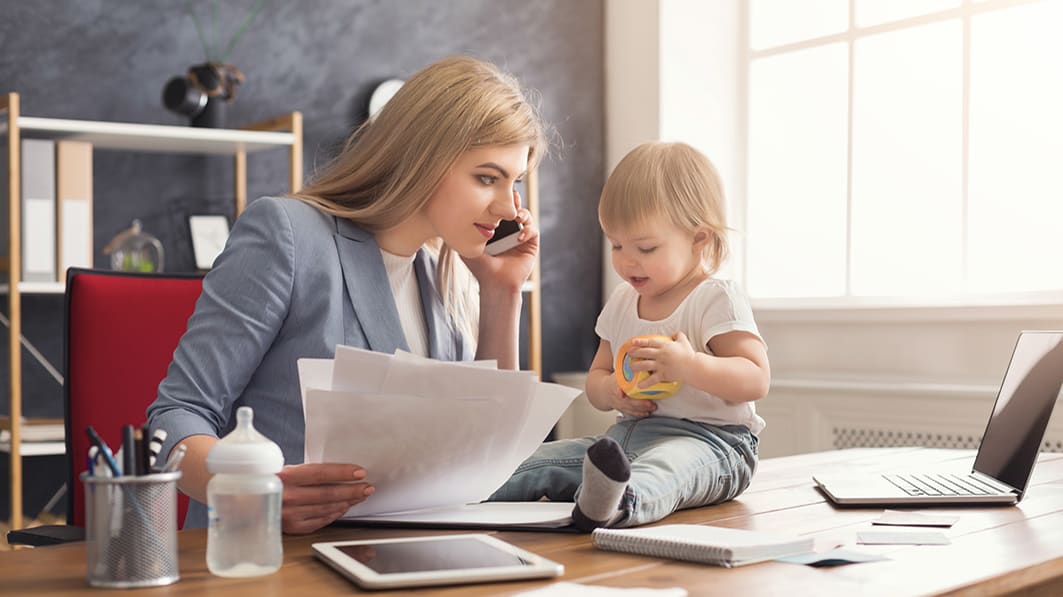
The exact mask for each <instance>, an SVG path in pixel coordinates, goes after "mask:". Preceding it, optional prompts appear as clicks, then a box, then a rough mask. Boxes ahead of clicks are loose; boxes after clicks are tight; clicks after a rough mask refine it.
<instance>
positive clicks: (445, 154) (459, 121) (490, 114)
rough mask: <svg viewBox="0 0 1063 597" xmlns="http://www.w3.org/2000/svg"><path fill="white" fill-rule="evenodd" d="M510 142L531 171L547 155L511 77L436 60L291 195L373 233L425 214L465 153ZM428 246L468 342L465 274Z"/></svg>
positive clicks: (471, 324)
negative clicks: (521, 149)
mask: <svg viewBox="0 0 1063 597" xmlns="http://www.w3.org/2000/svg"><path fill="white" fill-rule="evenodd" d="M517 144H527V145H528V146H529V148H530V149H529V152H528V168H529V170H530V169H532V168H535V167H536V165H537V164H538V162H539V160H540V159H541V158H542V156H543V154H544V153H545V150H546V139H545V135H544V132H543V124H542V121H541V120H540V117H539V113H538V110H537V108H536V106H535V105H534V104H532V102H530V101H529V100H528V99H527V98H526V97H525V94H524V92H523V91H522V89H521V87H520V84H519V83H518V82H517V80H516V79H515V78H513V77H512V76H510V75H508V74H506V73H503V72H502V71H500V70H499V69H498V68H497V67H495V66H494V65H492V64H490V63H487V62H483V61H480V60H477V59H475V58H470V57H467V56H456V57H451V58H445V59H443V60H440V61H438V62H435V63H433V64H430V65H429V66H426V67H425V68H423V69H421V70H420V71H418V72H417V73H415V74H414V75H413V76H411V77H410V78H409V80H407V81H406V83H405V84H403V86H402V87H401V88H399V90H398V92H397V93H395V95H394V96H393V97H392V98H391V99H390V100H389V101H388V102H387V104H385V105H384V107H383V108H382V109H381V110H380V112H379V113H377V114H376V117H375V118H374V119H373V120H371V121H367V122H366V123H365V124H363V125H362V126H360V127H359V128H358V129H357V130H356V131H355V132H354V133H353V134H352V135H351V136H350V137H349V138H348V140H347V143H346V145H345V146H344V148H343V150H342V151H341V152H340V154H339V155H338V156H336V158H335V159H333V160H332V161H331V162H330V163H329V164H328V165H326V166H325V167H324V169H323V170H322V171H321V173H320V174H319V175H318V176H317V177H316V178H315V179H314V180H313V181H311V182H310V183H309V184H307V185H306V186H305V187H304V188H303V189H302V190H301V191H299V192H298V193H296V194H295V197H297V198H299V199H302V200H303V201H306V202H308V203H310V204H312V205H314V206H315V207H317V208H318V209H320V210H322V211H324V212H326V213H329V214H332V215H334V216H338V217H341V218H347V219H349V220H351V221H353V222H355V223H357V224H358V225H360V226H362V227H363V228H365V229H367V230H370V231H373V232H376V231H379V230H383V229H387V228H391V227H393V226H396V225H398V224H399V223H401V222H403V221H405V220H407V219H409V218H410V217H412V216H413V215H414V214H416V213H417V212H419V211H420V210H422V209H424V207H425V205H426V204H427V203H428V200H429V199H430V198H431V197H432V195H433V194H434V193H435V191H436V189H437V188H438V187H439V185H440V183H441V182H442V181H443V178H444V177H445V176H446V175H447V173H448V172H449V171H450V170H451V168H453V166H454V164H455V163H456V162H457V161H458V159H459V158H460V157H461V155H462V154H464V153H465V152H466V151H468V150H470V149H473V148H477V147H484V146H489V145H517ZM436 249H437V250H438V252H439V262H438V279H439V284H440V291H441V293H442V296H443V302H444V304H446V305H447V309H448V311H450V314H451V315H452V316H453V317H455V319H456V320H457V321H458V322H459V325H461V326H462V328H463V329H464V330H465V331H466V332H467V333H470V334H471V335H472V338H473V339H474V340H475V338H476V314H475V312H476V307H477V305H474V304H472V303H471V298H472V297H474V296H475V293H474V292H470V290H471V289H470V288H469V286H471V285H472V280H471V275H469V274H468V272H467V271H464V272H462V271H461V270H462V269H464V268H461V269H458V266H459V264H460V261H459V260H457V259H455V258H454V251H453V250H452V249H450V248H449V247H447V246H445V245H444V246H439V247H436ZM456 273H457V275H455V274H456ZM456 280H464V281H465V282H466V283H464V284H462V283H457V282H456Z"/></svg>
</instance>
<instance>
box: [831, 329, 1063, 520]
mask: <svg viewBox="0 0 1063 597" xmlns="http://www.w3.org/2000/svg"><path fill="white" fill-rule="evenodd" d="M1061 386H1063V331H1024V332H1021V333H1020V334H1019V339H1018V341H1017V342H1016V343H1015V350H1014V351H1013V352H1012V354H1011V362H1010V363H1009V364H1008V370H1007V371H1006V372H1005V373H1004V380H1003V381H1002V382H1001V384H1000V390H999V391H998V393H997V399H996V404H994V406H993V412H992V414H990V415H989V423H988V424H987V425H986V429H985V433H984V434H983V435H982V442H981V444H980V445H979V446H978V455H977V456H976V457H975V460H974V470H972V471H971V472H964V471H957V472H955V473H951V472H919V471H901V472H893V473H888V474H866V475H862V476H859V477H854V476H844V477H843V476H831V475H828V474H824V475H813V477H812V480H813V481H815V483H816V486H817V487H818V488H819V490H820V491H821V492H822V493H823V494H824V495H825V496H827V498H828V499H830V500H831V501H832V502H834V503H836V504H841V505H867V506H870V505H875V506H879V505H882V506H885V505H906V504H915V505H920V506H924V505H927V506H929V505H950V506H951V505H961V504H975V505H989V504H997V505H1013V504H1017V503H1018V502H1019V500H1021V499H1022V497H1023V493H1024V492H1025V491H1026V485H1027V484H1028V483H1029V482H1030V476H1031V475H1032V473H1033V466H1034V463H1035V462H1036V461H1037V455H1038V453H1039V452H1040V447H1041V441H1042V440H1043V439H1044V435H1045V429H1046V428H1047V427H1048V419H1049V418H1050V417H1051V416H1052V408H1053V407H1054V406H1055V405H1056V400H1057V398H1058V396H1059V391H1060V387H1061Z"/></svg>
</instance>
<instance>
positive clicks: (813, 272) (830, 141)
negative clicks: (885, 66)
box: [746, 44, 847, 297]
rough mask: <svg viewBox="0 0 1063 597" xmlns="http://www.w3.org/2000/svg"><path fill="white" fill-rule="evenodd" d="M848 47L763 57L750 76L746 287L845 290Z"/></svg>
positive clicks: (817, 292)
mask: <svg viewBox="0 0 1063 597" xmlns="http://www.w3.org/2000/svg"><path fill="white" fill-rule="evenodd" d="M846 63H847V58H846V47H845V45H844V44H830V45H826V46H821V47H818V48H813V49H809V50H802V51H799V52H792V53H787V54H784V55H780V56H773V57H768V58H763V59H759V60H756V61H754V62H753V64H752V65H751V72H750V100H749V101H750V104H749V172H748V181H749V185H748V192H749V209H748V213H747V238H746V240H747V242H748V244H747V246H748V248H749V254H748V266H749V270H748V271H749V276H748V279H747V287H748V288H749V290H750V292H751V293H752V294H753V295H754V296H760V297H766V296H779V297H784V296H785V297H789V296H831V295H838V294H843V293H844V292H845V211H846V210H845V186H846V183H845V171H846V158H845V155H846V119H847V108H846V102H847V99H846V98H847V91H846V89H847V69H846Z"/></svg>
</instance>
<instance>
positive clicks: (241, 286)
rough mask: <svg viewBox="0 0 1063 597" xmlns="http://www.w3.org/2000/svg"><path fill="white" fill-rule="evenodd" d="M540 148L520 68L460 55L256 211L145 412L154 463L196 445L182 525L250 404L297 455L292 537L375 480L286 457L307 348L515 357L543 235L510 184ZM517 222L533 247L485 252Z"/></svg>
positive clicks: (300, 427)
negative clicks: (299, 186)
mask: <svg viewBox="0 0 1063 597" xmlns="http://www.w3.org/2000/svg"><path fill="white" fill-rule="evenodd" d="M544 149H545V145H544V136H543V128H542V124H541V122H540V120H539V117H538V115H537V113H536V110H535V108H534V107H533V106H532V105H531V104H530V103H529V102H528V101H527V99H526V98H525V96H524V95H523V93H522V91H521V89H520V87H519V85H518V84H517V82H516V81H515V80H513V79H512V78H511V77H509V76H508V75H506V74H504V73H502V72H500V71H499V70H497V69H496V68H495V67H494V66H492V65H490V64H487V63H484V62H481V61H478V60H475V59H472V58H467V57H455V58H449V59H444V60H442V61H439V62H437V63H435V64H432V65H430V66H428V67H426V68H424V69H423V70H421V71H419V72H417V73H416V74H414V75H413V76H412V77H410V79H409V80H408V81H407V82H406V84H405V85H403V86H402V88H401V89H400V90H399V91H398V92H397V93H396V94H395V96H394V97H392V99H391V100H390V101H389V102H388V103H387V104H386V106H385V107H384V108H383V109H382V110H381V111H380V112H379V113H378V114H377V116H376V118H375V119H374V120H373V121H372V122H371V123H367V124H365V125H363V126H362V127H361V128H360V129H359V130H358V131H356V133H355V134H354V135H352V137H351V138H350V139H349V140H348V142H347V144H346V146H345V147H344V149H343V150H342V152H341V153H340V154H339V156H338V157H336V159H335V160H333V161H332V162H331V163H330V164H329V165H328V166H327V167H326V168H325V169H324V170H323V172H322V173H321V174H320V176H318V177H317V179H316V180H314V181H313V182H311V183H310V184H308V185H307V186H306V187H305V188H304V189H303V190H302V191H301V192H299V193H298V194H297V195H296V196H295V197H265V198H261V199H258V200H256V201H254V202H252V203H251V204H250V205H249V206H248V208H247V210H246V211H245V212H244V213H243V214H242V215H241V216H240V218H239V219H238V220H237V221H236V223H235V225H234V226H233V231H232V234H231V236H230V238H229V241H228V243H227V244H226V247H225V250H224V251H223V252H222V254H221V255H220V256H219V257H218V259H217V261H216V262H215V264H214V268H213V269H212V270H211V272H210V273H209V274H208V275H207V276H206V278H205V279H204V281H203V294H202V296H201V298H200V299H199V302H198V303H197V304H196V310H195V313H194V314H193V315H192V317H191V319H190V320H189V322H188V331H187V333H186V334H185V336H184V337H183V338H182V339H181V342H180V344H179V346H178V348H177V351H176V352H175V353H174V360H173V362H172V363H171V365H170V368H169V371H168V373H167V376H166V378H165V379H164V380H163V382H162V383H161V384H160V386H159V393H158V397H157V398H156V400H155V402H154V403H153V404H152V405H151V406H150V407H149V409H148V420H149V424H150V426H151V428H152V429H165V430H166V431H167V439H166V443H165V444H164V445H163V447H162V450H161V458H166V456H167V454H168V453H169V452H170V451H171V450H172V449H173V448H174V447H176V446H178V445H185V446H186V447H187V455H186V457H185V459H184V461H183V463H182V467H181V469H182V471H183V473H184V475H183V477H182V480H181V485H180V487H181V490H182V491H184V492H185V493H187V494H188V495H189V496H191V497H192V498H193V502H192V504H191V505H190V508H189V512H188V517H187V519H186V521H185V525H186V526H189V527H197V526H200V527H201V526H205V525H206V523H207V512H206V508H205V506H204V503H205V502H206V485H207V481H208V480H209V474H208V473H207V471H206V456H207V452H208V451H209V450H210V448H211V447H212V446H213V445H214V443H215V442H216V441H217V439H218V438H219V437H222V436H224V435H225V434H226V433H228V432H229V431H230V430H231V429H232V428H233V425H234V423H235V417H234V416H233V415H234V413H235V412H236V409H237V407H239V406H244V405H246V406H251V407H252V408H254V409H255V426H256V428H258V429H259V430H260V431H261V432H262V433H264V434H265V435H266V436H268V437H269V438H270V439H272V440H273V441H275V442H277V444H278V445H280V447H281V450H282V452H283V453H284V458H285V462H286V463H289V464H288V466H286V467H285V468H284V470H283V472H282V473H281V474H280V476H281V478H282V479H283V481H284V497H283V506H282V527H283V529H284V531H285V532H289V533H305V532H311V531H313V530H316V529H318V528H320V527H322V526H325V525H327V524H329V523H330V522H332V521H333V520H335V519H336V518H338V517H339V516H340V515H341V514H343V513H344V512H345V511H346V510H347V509H348V508H350V507H351V506H352V505H354V504H357V503H360V502H362V501H363V500H365V499H366V498H368V497H369V496H370V495H371V494H372V493H373V487H372V486H371V485H369V484H368V483H365V482H364V481H363V480H364V479H365V478H366V471H365V470H363V469H362V468H361V467H359V466H357V465H356V464H353V463H334V464H293V463H300V462H301V461H302V458H303V432H304V423H303V414H302V405H301V399H300V389H299V381H298V375H297V372H296V359H298V358H302V357H318V358H321V357H324V358H330V357H332V356H334V350H335V346H336V345H337V344H344V345H348V346H356V347H360V348H366V349H370V350H374V351H379V352H387V353H391V352H394V351H395V350H396V349H404V350H409V351H411V352H414V353H417V354H421V355H425V356H429V357H432V358H437V359H446V360H468V359H472V358H474V357H475V358H480V359H496V360H497V361H498V364H499V366H500V367H505V368H516V367H517V366H518V348H517V337H518V325H519V323H518V322H519V317H520V308H521V294H520V287H521V283H522V282H523V281H524V280H526V279H527V277H528V275H529V273H530V272H531V269H532V264H533V261H534V259H535V256H536V253H537V252H538V247H539V240H538V238H539V235H538V230H537V228H536V227H535V225H534V223H533V222H532V221H531V217H530V213H529V212H528V211H527V210H526V209H524V208H522V207H521V204H520V197H519V195H518V194H517V193H516V192H515V190H514V184H515V183H516V182H518V181H519V180H520V179H521V178H522V177H523V176H525V173H526V172H527V171H528V169H529V168H531V167H534V165H535V163H536V162H537V161H538V160H539V159H540V158H541V156H542V153H543V151H544ZM512 219H516V220H518V221H520V222H521V223H522V224H523V225H524V230H523V232H522V233H521V236H520V239H519V240H521V241H523V242H521V243H520V244H519V245H518V246H516V247H514V248H512V249H510V250H508V251H506V252H505V253H502V254H501V255H498V256H490V255H487V254H485V253H484V246H485V244H486V242H487V240H488V239H489V238H491V236H492V234H493V230H494V228H495V227H496V226H497V225H498V223H499V222H500V221H501V220H512ZM455 255H456V256H457V257H458V258H459V259H456V258H455ZM463 268H467V269H463ZM470 272H471V274H472V277H473V278H475V282H476V283H477V285H478V293H477V292H470V288H469V286H470V285H471V283H472V280H470V279H469V275H468V274H469V273H470ZM462 274H464V275H462ZM469 297H473V299H472V300H470V298H469ZM476 297H478V299H477V298H476ZM474 301H475V302H474Z"/></svg>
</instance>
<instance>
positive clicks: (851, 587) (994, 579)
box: [0, 448, 1063, 597]
mask: <svg viewBox="0 0 1063 597" xmlns="http://www.w3.org/2000/svg"><path fill="white" fill-rule="evenodd" d="M972 459H973V452H971V451H967V450H932V449H920V448H883V449H878V448H874V449H856V450H841V451H833V452H818V453H813V454H803V455H799V456H789V457H785V458H772V459H767V460H764V461H762V462H761V463H760V468H759V470H758V472H757V474H756V477H755V479H754V481H753V485H752V486H751V487H750V488H749V490H748V491H746V493H744V494H743V495H742V496H740V497H739V498H738V499H737V500H734V501H732V502H729V503H726V504H721V505H718V506H712V507H707V508H699V509H695V510H686V511H683V512H679V513H676V514H673V515H672V516H670V517H669V518H668V519H667V520H666V521H664V522H667V523H693V524H704V523H710V524H714V525H719V526H728V527H737V528H746V529H761V530H766V529H771V530H776V531H781V532H789V533H797V534H807V535H812V536H814V537H815V539H816V545H817V549H826V548H829V547H831V546H834V545H838V544H844V545H846V546H847V547H855V548H856V549H859V550H861V551H867V552H875V553H882V554H884V555H886V556H888V557H889V559H888V560H886V561H881V562H871V563H864V564H852V565H848V566H839V567H835V568H813V567H810V566H800V565H794V564H783V563H779V562H765V563H762V564H755V565H751V566H746V567H742V568H735V569H726V568H717V567H713V566H702V565H697V564H689V563H684V562H677V561H671V560H661V559H656V558H649V557H641V556H634V555H626V554H619V553H609V552H602V551H597V550H595V549H594V548H593V547H591V545H590V537H589V535H583V534H566V533H538V532H500V533H497V536H498V537H500V538H502V539H504V540H506V541H510V542H512V543H515V544H517V545H521V546H523V547H525V548H527V549H530V550H531V551H534V552H536V553H539V554H541V555H544V556H546V557H548V558H551V559H553V560H556V561H558V562H561V563H562V564H564V565H565V575H564V576H563V577H562V578H561V579H560V580H564V581H569V582H579V583H585V584H595V585H604V586H612V587H658V588H664V587H674V586H682V587H685V588H686V589H687V590H688V591H689V593H690V595H706V594H710V593H711V594H717V595H744V596H747V595H772V596H777V595H784V594H787V593H789V594H795V595H813V594H814V595H839V596H844V597H851V596H852V595H862V596H863V595H890V596H900V595H948V594H959V593H964V594H967V593H969V592H972V591H973V592H976V593H977V594H979V595H998V594H1008V593H1012V592H1021V593H1022V594H1023V595H1045V596H1047V595H1063V454H1042V455H1041V461H1040V463H1039V464H1038V466H1037V468H1036V469H1035V474H1034V479H1033V481H1032V482H1031V487H1030V490H1029V492H1028V494H1027V497H1026V499H1024V500H1023V501H1022V503H1021V504H1020V505H1019V506H1018V507H1003V508H1001V507H994V508H948V509H944V508H942V509H935V511H936V512H940V513H942V514H944V513H948V514H954V515H957V516H959V517H960V520H959V522H958V523H956V524H955V525H954V526H953V527H952V528H950V529H947V531H946V534H947V535H948V536H949V538H950V539H951V541H952V544H951V545H946V546H871V545H860V546H856V545H855V535H856V532H857V531H859V530H863V529H867V528H869V527H870V521H871V520H872V519H874V518H877V517H878V516H879V514H881V512H882V510H881V509H880V508H859V509H838V508H835V507H833V506H831V505H830V504H828V503H825V502H824V499H823V497H822V496H821V495H820V494H819V493H818V491H817V490H816V489H815V488H814V487H813V484H812V481H811V475H812V473H813V472H823V471H832V472H845V471H879V470H888V469H891V468H895V467H903V466H912V465H915V466H937V465H942V466H949V467H952V466H955V467H958V468H959V469H960V470H963V469H964V468H969V467H970V463H971V461H972ZM440 533H442V531H411V530H396V529H379V528H377V529H364V528H351V527H346V528H343V527H341V528H327V529H324V530H322V531H320V532H318V533H315V534H313V535H309V536H286V537H285V541H284V566H283V567H282V568H281V570H280V571H279V572H278V573H276V574H273V575H270V576H266V577H260V578H257V579H235V580H234V579H225V578H219V577H215V576H212V575H211V574H210V573H209V572H208V571H207V567H206V562H205V561H204V553H205V548H206V533H205V531H203V530H202V529H197V530H188V531H181V532H180V533H179V543H180V570H181V580H180V582H178V583H176V584H173V585H170V586H168V587H159V588H153V589H142V590H127V591H122V594H123V595H130V596H132V595H139V594H141V593H143V594H145V595H153V596H162V595H202V594H205V593H209V594H212V595H243V594H257V595H287V594H292V595H347V594H351V593H357V592H358V589H357V588H356V587H355V586H354V585H352V584H350V583H348V582H347V581H346V580H345V579H343V578H342V577H340V576H339V575H338V574H336V573H334V572H333V571H332V570H331V569H329V568H327V567H326V566H325V565H324V564H322V563H320V562H318V561H317V560H315V559H314V557H313V555H312V554H311V550H310V544H311V543H313V542H316V541H329V540H341V539H355V538H374V537H390V536H409V535H415V534H440ZM84 577H85V548H84V546H83V544H69V545H61V546H56V547H47V548H38V549H26V550H19V551H14V552H6V553H5V552H0V593H3V594H10V595H25V596H35V595H70V594H75V593H79V592H84V593H85V594H97V595H98V594H99V592H98V591H97V590H95V589H91V588H90V587H88V585H87V584H86V583H85V578H84ZM549 582H551V581H534V582H520V583H498V584H489V585H466V586H460V587H450V588H445V587H441V588H437V589H422V590H419V591H410V592H402V591H387V592H378V593H377V594H378V595H386V596H388V597H390V596H394V595H406V594H417V595H462V596H464V595H473V596H477V595H510V594H513V593H518V592H521V591H526V590H530V589H533V588H538V587H543V586H545V585H546V584H548V583H549Z"/></svg>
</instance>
